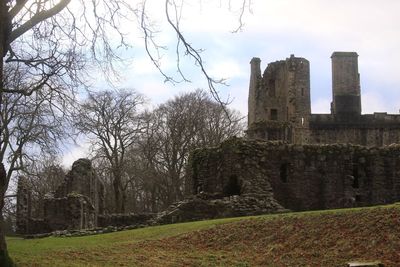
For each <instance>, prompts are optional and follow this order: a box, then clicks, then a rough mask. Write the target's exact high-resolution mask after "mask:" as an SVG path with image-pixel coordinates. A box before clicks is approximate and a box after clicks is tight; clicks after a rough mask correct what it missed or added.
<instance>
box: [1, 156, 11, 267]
mask: <svg viewBox="0 0 400 267" xmlns="http://www.w3.org/2000/svg"><path fill="white" fill-rule="evenodd" d="M7 184H8V183H7V173H6V170H5V168H4V165H3V163H0V266H4V267H9V266H14V263H13V262H12V260H11V258H10V257H9V256H8V250H7V244H6V237H5V233H4V220H3V207H4V194H5V192H6V191H7Z"/></svg>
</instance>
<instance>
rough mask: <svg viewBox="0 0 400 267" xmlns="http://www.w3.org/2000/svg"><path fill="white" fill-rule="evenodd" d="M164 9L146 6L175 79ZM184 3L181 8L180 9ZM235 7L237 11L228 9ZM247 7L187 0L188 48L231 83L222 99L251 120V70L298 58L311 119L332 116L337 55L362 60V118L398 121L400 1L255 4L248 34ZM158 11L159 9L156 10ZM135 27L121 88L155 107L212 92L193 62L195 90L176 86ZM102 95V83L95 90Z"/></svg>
mask: <svg viewBox="0 0 400 267" xmlns="http://www.w3.org/2000/svg"><path fill="white" fill-rule="evenodd" d="M159 2H160V1H157V0H152V1H150V0H149V1H148V5H149V6H148V10H149V15H150V16H151V17H152V18H153V22H154V23H157V24H158V29H159V30H160V33H159V35H158V38H159V39H158V40H159V41H160V42H161V43H162V44H163V45H165V46H167V47H168V49H169V50H168V51H166V52H164V55H163V58H162V61H161V63H162V68H164V70H165V71H167V72H168V73H170V74H176V67H175V66H176V58H175V57H174V53H173V52H174V49H175V38H174V35H173V34H172V32H171V31H170V30H168V28H167V27H166V21H165V19H164V10H163V9H162V8H160V5H159ZM178 2H179V1H178ZM228 2H231V6H230V7H229V6H228ZM241 2H242V1H241V0H231V1H228V0H220V1H215V0H208V1H207V0H202V1H200V0H186V1H185V4H184V6H183V9H182V20H181V30H182V31H183V33H184V34H185V36H186V38H187V41H188V42H190V43H191V44H192V45H193V46H194V47H195V48H199V49H200V48H201V49H204V52H203V53H202V56H203V59H204V61H205V66H206V67H207V70H208V71H209V72H210V73H211V74H212V75H213V76H214V77H216V78H227V79H228V80H227V83H228V84H229V86H226V87H223V86H221V87H219V88H218V90H219V92H220V95H221V96H222V98H227V97H230V99H233V101H232V104H231V107H232V108H236V109H238V110H240V111H241V112H242V113H243V114H244V115H246V114H247V94H248V83H249V75H250V74H249V69H250V65H249V62H250V60H251V58H252V57H259V58H261V60H262V62H261V66H262V71H263V70H264V69H265V67H266V66H267V64H268V63H269V62H272V61H276V60H281V59H285V58H287V57H289V56H290V54H294V55H295V56H299V57H304V58H306V59H308V60H309V61H310V68H311V70H310V71H311V101H312V112H313V113H329V107H330V102H331V61H330V56H331V54H332V52H334V51H355V52H357V53H358V55H359V72H360V77H361V93H362V112H363V113H372V112H374V111H379V112H388V113H399V109H400V64H399V62H400V49H399V48H400V17H399V10H400V1H398V0H382V1H376V0H346V1H345V0H252V1H251V6H250V10H249V8H246V12H245V14H244V16H243V22H244V28H243V31H242V32H240V33H232V30H234V29H235V28H236V27H237V23H238V22H237V18H238V15H239V13H238V10H239V7H240V6H239V4H240V3H241ZM152 5H154V6H152ZM136 28H137V25H135V21H134V20H133V21H132V25H128V24H125V25H124V31H125V32H127V33H130V35H129V40H130V41H131V42H132V44H133V48H132V50H127V51H123V53H122V52H121V53H122V55H126V56H127V57H130V58H132V62H131V63H130V64H129V65H128V66H125V67H124V68H123V69H121V81H120V84H119V86H120V87H124V88H134V89H136V90H137V91H139V92H142V93H143V94H144V95H146V96H147V97H148V99H149V100H150V102H151V103H152V104H153V105H157V104H159V103H162V102H164V101H166V100H167V99H169V98H171V97H173V96H174V95H177V94H179V93H181V92H183V91H188V90H195V89H196V88H207V85H206V81H205V79H204V78H203V77H202V75H201V73H200V71H199V69H198V68H196V67H195V66H193V64H192V63H193V61H192V60H190V59H189V58H186V59H185V58H183V59H182V63H183V67H184V71H185V73H186V74H187V76H188V77H189V78H190V80H191V83H182V84H178V85H172V84H169V83H164V79H163V78H162V77H161V75H160V74H159V73H158V72H157V70H156V69H155V68H154V67H153V65H152V63H151V62H150V61H149V59H148V57H147V56H146V54H145V53H144V49H143V39H142V38H141V34H140V33H139V32H138V31H137V30H136ZM94 86H95V87H98V88H102V87H104V86H105V85H104V83H102V82H94ZM84 151H85V146H81V147H76V148H73V149H71V150H70V151H69V152H66V154H65V158H64V164H65V165H70V164H71V163H72V161H73V160H74V159H76V158H78V157H80V156H84Z"/></svg>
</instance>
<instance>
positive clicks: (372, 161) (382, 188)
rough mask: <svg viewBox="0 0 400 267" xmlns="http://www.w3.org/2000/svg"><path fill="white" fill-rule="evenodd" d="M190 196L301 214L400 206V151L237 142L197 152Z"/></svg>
mask: <svg viewBox="0 0 400 267" xmlns="http://www.w3.org/2000/svg"><path fill="white" fill-rule="evenodd" d="M190 177H191V182H189V183H188V185H189V186H190V190H189V191H190V192H191V193H192V194H194V195H196V194H199V193H200V192H203V193H206V194H213V195H217V196H220V197H221V198H222V197H227V196H231V195H238V196H239V198H241V197H246V196H254V197H256V198H259V199H263V198H268V199H275V200H277V202H279V204H281V205H282V206H283V207H285V208H287V209H291V210H295V211H299V210H314V209H330V208H342V207H355V206H368V205H376V204H385V203H393V202H395V201H399V200H400V146H399V145H394V146H390V147H385V148H366V147H362V146H354V145H338V144H335V145H294V144H284V143H282V142H264V141H255V140H243V139H236V138H235V139H231V140H228V141H227V142H225V143H223V144H222V145H221V146H219V147H216V148H210V149H202V150H196V151H195V152H194V153H193V155H192V157H191V165H190Z"/></svg>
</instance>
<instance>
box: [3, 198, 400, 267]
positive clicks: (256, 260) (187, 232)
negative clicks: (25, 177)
mask: <svg viewBox="0 0 400 267" xmlns="http://www.w3.org/2000/svg"><path fill="white" fill-rule="evenodd" d="M226 223H228V224H226ZM8 244H9V250H10V255H11V256H12V257H13V258H14V259H15V260H16V262H17V263H18V264H19V265H20V266H215V265H218V266H345V263H346V262H348V261H351V260H359V259H363V260H381V261H382V262H383V263H385V264H386V266H400V205H389V206H382V207H372V208H363V209H346V210H330V211H318V212H304V213H288V214H280V215H265V216H258V217H250V218H234V219H222V220H212V221H202V222H194V223H183V224H174V225H165V226H158V227H149V228H144V229H137V230H130V231H124V232H117V233H111V234H104V235H97V236H88V237H76V238H44V239H36V240H22V239H11V238H10V239H9V241H8Z"/></svg>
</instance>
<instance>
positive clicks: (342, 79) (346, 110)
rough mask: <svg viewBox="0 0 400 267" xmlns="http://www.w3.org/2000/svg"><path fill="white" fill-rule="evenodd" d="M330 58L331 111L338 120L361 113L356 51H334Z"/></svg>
mask: <svg viewBox="0 0 400 267" xmlns="http://www.w3.org/2000/svg"><path fill="white" fill-rule="evenodd" d="M331 58H332V94H333V98H332V99H333V102H332V106H331V112H332V114H333V115H335V117H336V118H337V119H339V120H346V119H352V120H353V119H354V118H357V117H358V116H359V115H361V93H360V74H359V73H358V55H357V53H356V52H334V53H333V54H332V56H331Z"/></svg>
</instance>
